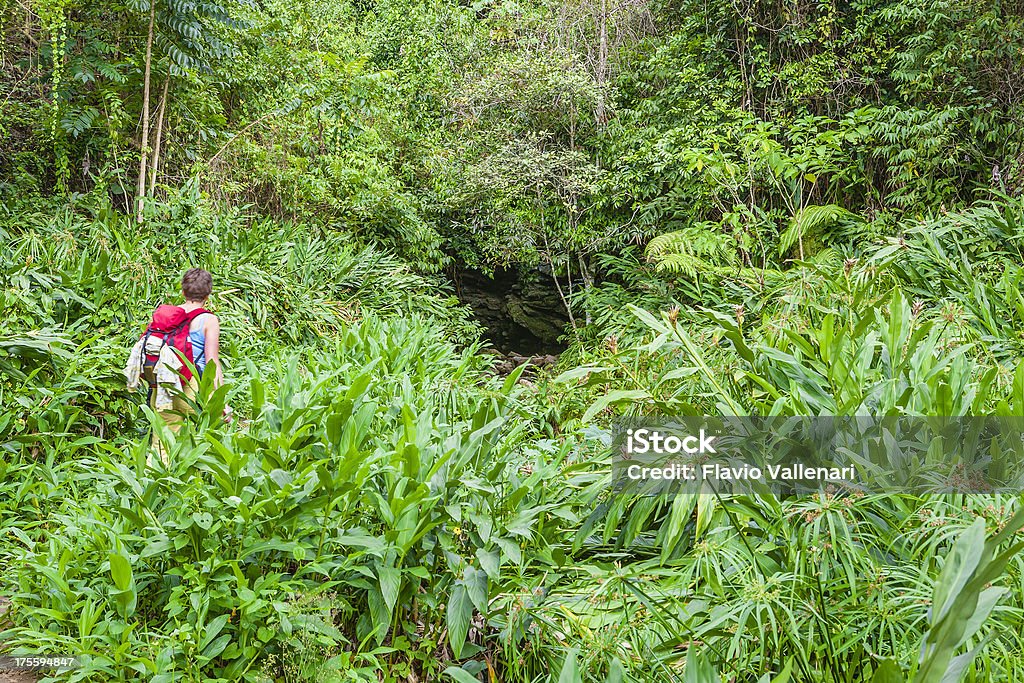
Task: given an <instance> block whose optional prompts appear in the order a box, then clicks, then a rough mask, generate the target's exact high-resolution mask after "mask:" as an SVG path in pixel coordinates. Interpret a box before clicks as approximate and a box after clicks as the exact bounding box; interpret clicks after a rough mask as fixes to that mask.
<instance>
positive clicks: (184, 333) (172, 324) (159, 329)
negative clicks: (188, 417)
mask: <svg viewBox="0 0 1024 683" xmlns="http://www.w3.org/2000/svg"><path fill="white" fill-rule="evenodd" d="M203 313H209V311H207V310H206V309H205V308H196V309H194V310H191V311H188V312H186V311H185V309H183V308H182V307H181V306H171V305H170V304H161V305H159V306H157V307H156V310H155V311H153V319H152V320H151V321H150V323H149V327H147V328H146V332H145V333H144V334H143V335H142V353H143V360H142V376H143V378H145V380H146V381H147V382H149V386H150V387H155V386H156V384H157V382H156V365H157V363H158V362H159V361H160V352H161V351H163V347H164V346H170V347H171V348H173V349H176V350H178V351H181V353H182V355H184V356H185V358H186V359H187V360H188V361H189V362H190V363H192V362H195V358H193V357H192V340H191V339H189V336H188V328H189V326H190V325H191V324H192V321H193V320H194V319H195V318H197V317H199V316H200V315H202V314H203ZM154 337H155V338H158V339H160V340H161V344H160V348H159V349H158V350H157V352H156V353H147V352H146V350H147V348H148V345H149V340H150V339H153V338H154ZM179 372H180V373H181V374H182V376H183V378H184V381H185V382H188V381H189V380H190V379H192V371H191V370H189V368H188V366H187V365H183V366H182V367H181V368H180V369H179Z"/></svg>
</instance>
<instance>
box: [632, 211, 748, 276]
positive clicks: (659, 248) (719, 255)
mask: <svg viewBox="0 0 1024 683" xmlns="http://www.w3.org/2000/svg"><path fill="white" fill-rule="evenodd" d="M713 228H714V225H713V224H710V225H709V224H706V223H701V224H697V225H690V226H687V227H685V228H683V229H682V230H676V231H674V232H668V233H665V234H664V235H658V236H657V237H655V238H654V239H652V240H651V241H650V242H649V243H648V244H647V250H646V255H647V259H648V260H649V261H653V262H654V263H655V264H656V268H657V270H658V271H659V272H664V273H672V274H679V275H684V276H686V277H689V278H694V277H696V276H697V274H698V273H707V272H712V271H717V270H719V269H721V268H723V267H726V266H730V265H732V264H734V263H735V262H736V259H737V254H736V240H735V239H733V237H732V236H731V235H729V234H726V233H722V232H718V231H716V230H714V229H713Z"/></svg>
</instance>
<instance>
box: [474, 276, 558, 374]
mask: <svg viewBox="0 0 1024 683" xmlns="http://www.w3.org/2000/svg"><path fill="white" fill-rule="evenodd" d="M454 280H455V291H456V293H457V294H458V296H459V299H461V300H462V302H463V303H465V304H467V305H468V306H469V307H470V308H472V309H473V313H474V315H475V317H476V319H477V320H478V321H479V322H480V324H481V325H483V326H484V328H485V329H486V336H487V338H488V339H489V340H490V341H491V343H492V344H494V346H495V348H497V349H498V350H499V351H501V352H503V353H506V354H521V355H529V356H533V355H547V354H556V353H559V352H560V351H562V350H563V349H564V346H563V345H562V344H561V343H559V341H558V338H559V337H560V336H562V334H564V333H565V328H566V325H568V324H569V315H568V313H567V312H566V310H565V306H563V305H562V300H561V298H560V297H559V296H558V290H557V289H556V288H555V285H554V282H552V280H551V277H550V276H549V275H545V274H543V273H539V272H530V273H528V274H526V275H520V274H519V273H518V272H516V271H501V272H498V273H495V275H494V277H493V278H488V277H487V276H486V275H483V274H482V273H479V272H476V271H470V270H465V271H460V272H457V273H456V274H455V277H454Z"/></svg>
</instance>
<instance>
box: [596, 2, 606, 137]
mask: <svg viewBox="0 0 1024 683" xmlns="http://www.w3.org/2000/svg"><path fill="white" fill-rule="evenodd" d="M599 11H600V14H599V15H598V17H597V32H598V44H597V64H596V69H595V72H596V73H595V76H596V77H597V78H596V80H597V106H596V111H595V112H594V117H595V118H596V119H597V123H598V124H599V125H603V124H604V123H605V121H606V119H607V116H606V114H605V103H604V97H605V83H607V81H608V0H601V9H600V10H599Z"/></svg>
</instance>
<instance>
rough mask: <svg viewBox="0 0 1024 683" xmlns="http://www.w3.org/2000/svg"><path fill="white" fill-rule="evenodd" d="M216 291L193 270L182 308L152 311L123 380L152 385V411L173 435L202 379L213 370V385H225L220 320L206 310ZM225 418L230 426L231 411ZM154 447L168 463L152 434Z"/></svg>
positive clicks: (187, 276) (206, 277) (207, 275)
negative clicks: (208, 370) (212, 293)
mask: <svg viewBox="0 0 1024 683" xmlns="http://www.w3.org/2000/svg"><path fill="white" fill-rule="evenodd" d="M212 291H213V276H211V275H210V273H209V272H208V271H206V270H203V269H202V268H191V269H189V270H188V271H186V272H185V275H184V276H183V277H182V278H181V294H182V297H183V298H184V299H185V303H183V304H182V305H181V306H172V305H169V304H163V305H161V306H158V307H157V309H156V310H155V311H154V312H153V318H152V321H151V322H150V324H149V326H148V327H147V328H146V332H145V333H144V334H143V335H142V338H141V339H139V341H138V343H137V344H136V345H135V348H133V349H132V353H131V355H130V356H129V359H128V365H127V367H126V368H125V376H126V378H127V380H128V387H129V388H135V387H137V386H138V385H139V384H140V381H141V380H143V379H144V380H146V382H147V383H148V384H149V407H150V408H152V409H153V411H154V412H156V413H157V414H159V415H160V417H161V418H162V419H163V421H164V422H165V423H166V424H167V426H168V427H170V429H171V431H173V432H177V431H178V430H179V429H180V428H181V424H182V422H183V420H184V416H185V414H187V413H189V412H191V411H192V406H191V403H190V401H193V400H194V399H195V396H196V394H197V393H198V391H199V382H198V377H196V376H195V375H193V374H192V370H191V367H190V365H189V364H191V366H192V367H194V368H195V370H196V373H197V374H198V375H199V377H201V376H202V375H203V373H204V372H205V371H206V369H207V368H212V372H213V373H214V376H213V386H214V388H217V387H219V386H221V385H222V384H223V383H224V371H223V369H222V368H221V363H220V320H219V319H218V318H217V316H216V315H214V314H213V313H211V312H209V311H207V310H206V308H205V305H206V302H207V300H208V299H209V298H210V294H211V292H212ZM224 419H225V421H227V422H230V421H231V407H230V406H225V408H224ZM153 445H154V446H155V447H156V448H157V450H158V451H159V452H160V457H161V459H162V460H163V461H164V462H165V463H166V462H167V454H166V453H165V452H164V450H163V447H162V444H161V443H160V440H159V438H158V436H157V434H156V432H155V431H154V433H153Z"/></svg>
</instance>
